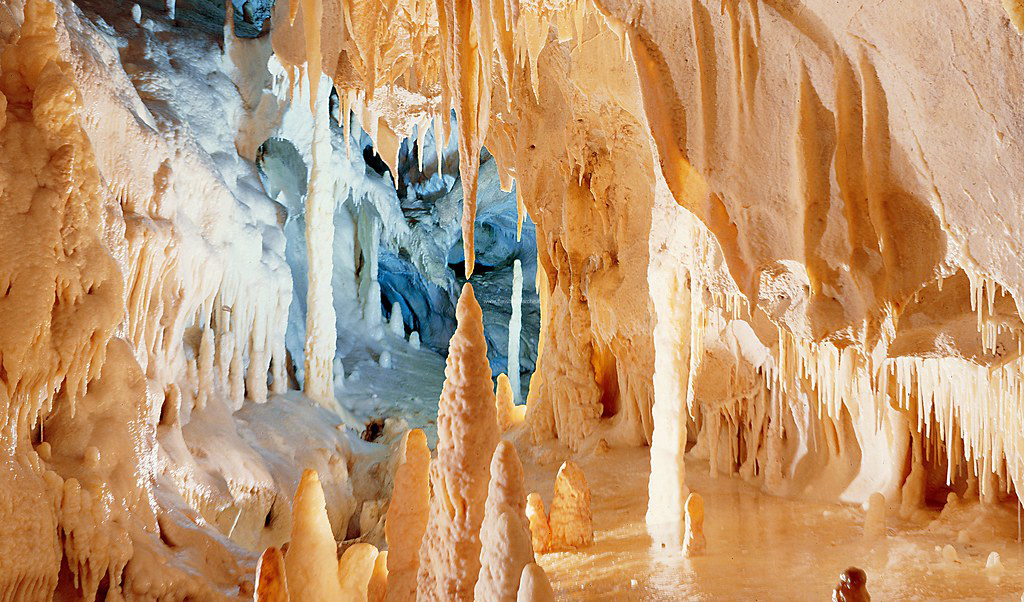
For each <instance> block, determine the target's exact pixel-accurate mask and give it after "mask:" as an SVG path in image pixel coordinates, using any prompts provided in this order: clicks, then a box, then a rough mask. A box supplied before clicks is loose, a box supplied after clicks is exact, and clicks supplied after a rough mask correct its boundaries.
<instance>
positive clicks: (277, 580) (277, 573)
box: [253, 547, 290, 602]
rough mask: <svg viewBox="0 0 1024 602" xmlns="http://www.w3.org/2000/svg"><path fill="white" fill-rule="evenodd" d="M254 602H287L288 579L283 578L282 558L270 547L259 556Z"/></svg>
mask: <svg viewBox="0 0 1024 602" xmlns="http://www.w3.org/2000/svg"><path fill="white" fill-rule="evenodd" d="M253 600H255V601H256V602H289V600H290V598H289V596H288V578H287V577H286V576H285V568H284V556H282V555H281V550H279V549H277V548H274V547H270V548H267V549H266V550H264V552H263V554H262V555H261V556H260V562H259V564H257V565H256V592H255V594H254V596H253Z"/></svg>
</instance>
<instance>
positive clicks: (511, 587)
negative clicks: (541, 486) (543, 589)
mask: <svg viewBox="0 0 1024 602" xmlns="http://www.w3.org/2000/svg"><path fill="white" fill-rule="evenodd" d="M480 547H481V552H480V576H479V578H478V579H477V582H476V586H475V588H474V590H473V598H474V599H475V600H495V601H507V602H515V600H516V592H517V591H518V589H519V578H520V576H521V574H522V572H523V567H525V566H526V565H528V564H531V563H532V562H533V560H534V557H533V541H532V537H531V532H530V522H529V519H528V518H527V516H526V490H525V489H524V488H523V465H522V463H521V462H520V461H519V454H518V453H517V452H516V449H515V447H514V446H513V445H512V444H511V443H509V442H508V441H502V442H500V443H498V447H497V448H495V450H494V456H493V458H492V459H491V482H490V484H489V485H488V488H487V503H486V505H485V507H484V521H483V524H482V525H481V527H480Z"/></svg>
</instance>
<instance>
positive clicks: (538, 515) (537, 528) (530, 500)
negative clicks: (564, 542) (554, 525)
mask: <svg viewBox="0 0 1024 602" xmlns="http://www.w3.org/2000/svg"><path fill="white" fill-rule="evenodd" d="M526 516H527V517H528V518H529V519H530V537H531V540H532V541H533V551H534V553H537V554H542V553H544V552H546V551H547V549H548V546H549V545H551V525H550V523H548V515H547V513H546V512H545V511H544V500H542V499H541V498H540V494H539V493H536V492H535V493H531V494H530V495H528V496H526Z"/></svg>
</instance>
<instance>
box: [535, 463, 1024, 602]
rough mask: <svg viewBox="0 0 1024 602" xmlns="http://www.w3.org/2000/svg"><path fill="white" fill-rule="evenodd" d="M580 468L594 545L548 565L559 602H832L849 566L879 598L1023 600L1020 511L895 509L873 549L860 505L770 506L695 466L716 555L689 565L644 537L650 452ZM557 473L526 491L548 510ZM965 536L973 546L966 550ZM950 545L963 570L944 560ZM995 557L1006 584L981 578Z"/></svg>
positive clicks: (549, 557)
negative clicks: (901, 514)
mask: <svg viewBox="0 0 1024 602" xmlns="http://www.w3.org/2000/svg"><path fill="white" fill-rule="evenodd" d="M575 461H576V462H577V463H578V464H579V465H580V466H581V467H582V468H583V470H584V472H585V473H586V475H587V479H588V481H589V483H590V487H591V491H592V499H593V513H594V529H595V543H594V545H593V546H591V547H589V548H587V549H585V550H582V551H580V552H577V553H561V552H559V553H551V554H545V555H542V556H540V557H539V559H538V562H539V563H540V564H541V565H542V566H543V567H544V568H545V569H546V570H547V572H548V575H549V576H550V578H551V581H552V585H553V586H554V588H555V591H556V594H557V596H558V599H559V600H829V599H831V595H832V593H831V592H832V588H833V587H834V586H835V584H836V581H837V579H838V576H839V574H840V572H842V571H843V570H844V569H845V568H847V567H848V566H851V565H853V566H858V567H860V568H862V569H864V570H865V571H866V572H867V574H868V582H867V587H868V591H869V592H870V593H871V595H872V598H873V599H875V600H1014V601H1016V600H1020V599H1021V592H1022V591H1024V563H1022V562H1021V559H1022V548H1021V545H1020V544H1018V543H1017V542H1016V537H1017V517H1016V513H1015V511H1014V506H1013V504H1012V503H1008V504H1000V505H996V506H991V507H982V506H981V505H980V504H979V503H977V502H973V503H968V502H963V503H961V504H960V506H959V507H958V508H957V510H956V511H954V512H948V513H947V514H946V516H944V517H943V518H941V519H940V518H939V511H938V510H937V509H935V510H927V511H924V512H923V513H921V514H920V515H919V516H918V518H917V519H916V522H904V521H897V520H895V519H893V518H891V517H892V515H893V514H894V512H892V511H890V513H889V514H890V518H889V522H888V525H887V526H888V533H889V535H888V537H887V538H886V539H885V540H884V542H881V543H878V544H875V546H873V547H872V546H869V545H867V544H866V543H865V542H864V540H863V536H862V524H863V518H864V512H863V511H862V510H861V508H860V507H859V506H849V505H838V504H824V503H813V502H803V501H795V500H790V499H785V498H780V497H775V496H770V495H767V494H764V493H762V492H760V491H759V490H758V489H756V488H755V487H753V486H751V485H750V484H748V483H746V482H744V481H742V480H740V479H739V478H732V477H728V476H721V477H717V478H712V477H710V476H709V475H708V468H707V463H706V462H701V461H698V460H693V461H691V460H689V459H688V460H687V483H688V485H689V487H690V489H691V490H692V491H697V492H699V493H701V494H702V495H703V496H704V503H705V527H704V529H705V534H706V536H707V553H706V554H705V555H704V556H701V557H698V558H693V559H687V558H683V557H682V555H681V554H680V553H679V552H673V551H669V550H665V549H662V548H660V546H659V547H658V548H657V549H655V548H653V547H652V543H651V539H650V537H649V536H648V535H647V532H646V529H645V525H644V513H645V511H646V506H647V480H648V476H649V473H650V469H649V456H648V450H647V449H645V448H640V449H613V450H611V451H610V452H608V453H607V454H604V455H601V456H590V457H580V458H576V459H575ZM559 465H560V462H558V461H552V462H550V463H547V464H545V465H536V464H532V463H527V464H526V466H525V470H526V484H527V491H539V492H540V493H541V496H542V497H543V498H544V503H545V507H546V508H548V509H550V504H551V493H552V489H553V486H554V478H555V474H556V472H557V470H558V467H559ZM893 523H898V524H897V525H895V526H894V524H893ZM964 530H966V531H967V534H968V538H967V541H966V542H965V543H958V541H957V540H958V534H960V532H961V531H964ZM961 539H962V538H961ZM946 544H952V545H953V546H954V547H955V548H956V550H957V552H958V555H959V560H960V562H959V563H957V564H952V563H945V562H943V560H942V554H941V552H940V550H941V548H942V546H944V545H946ZM936 546H938V547H936ZM992 551H996V552H998V553H999V554H1000V557H1001V559H1002V563H1003V565H1004V567H1005V569H1006V571H1005V573H1004V574H1003V575H1002V577H1001V578H999V579H998V580H997V579H995V578H991V577H989V576H987V575H986V574H985V572H984V568H985V562H986V559H987V557H988V555H989V553H990V552H992Z"/></svg>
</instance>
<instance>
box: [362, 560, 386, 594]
mask: <svg viewBox="0 0 1024 602" xmlns="http://www.w3.org/2000/svg"><path fill="white" fill-rule="evenodd" d="M388 555H389V554H388V551H387V550H384V551H383V552H381V553H380V554H377V561H376V562H374V563H373V574H372V575H370V584H369V585H368V586H367V587H366V599H367V600H368V602H382V601H383V600H385V599H387V593H388Z"/></svg>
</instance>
